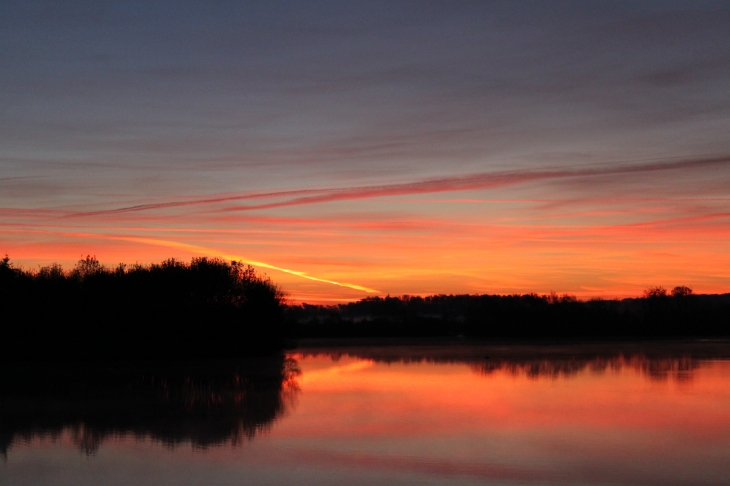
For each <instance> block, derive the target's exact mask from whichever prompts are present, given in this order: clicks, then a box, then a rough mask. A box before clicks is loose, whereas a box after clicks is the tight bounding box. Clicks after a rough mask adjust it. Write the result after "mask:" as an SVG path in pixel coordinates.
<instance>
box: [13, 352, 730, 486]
mask: <svg viewBox="0 0 730 486" xmlns="http://www.w3.org/2000/svg"><path fill="white" fill-rule="evenodd" d="M729 356H730V347H729V346H728V345H727V344H710V345H673V346H670V347H667V346H648V345H647V346H634V347H630V346H629V347H626V346H624V347H620V348H616V347H611V346H593V347H590V346H577V347H553V348H529V347H504V348H502V347H488V346H456V347H454V346H450V347H444V346H408V347H406V346H390V347H360V348H357V347H349V348H340V349H339V350H334V349H326V348H311V349H300V350H299V351H298V352H296V353H293V354H291V355H288V356H286V357H282V358H278V359H274V360H270V361H266V362H264V361H262V360H259V361H256V362H241V363H224V364H215V365H194V366H189V367H182V368H180V369H177V368H175V369H169V368H165V369H160V368H152V369H149V368H146V367H145V366H139V367H138V368H135V369H132V370H122V371H119V370H113V369H107V368H104V367H103V366H100V367H95V369H93V370H79V369H72V370H69V371H64V370H60V371H59V370H58V369H52V370H48V369H43V368H42V367H40V368H37V369H33V370H30V371H28V370H26V369H20V368H17V367H16V368H14V369H13V370H11V372H10V378H6V379H5V381H4V383H5V384H4V386H5V390H4V391H3V392H2V396H0V446H1V447H2V450H4V456H5V458H4V463H2V464H0V484H3V485H31V484H32V485H38V484H46V485H62V484H63V485H79V484H95V485H117V484H135V485H148V484H149V485H167V484H170V485H172V484H174V485H187V484H196V485H198V484H205V485H213V484H215V485H229V484H230V485H241V484H256V485H258V484H261V485H264V484H267V485H268V484H281V485H284V484H286V485H289V484H297V485H309V484H312V485H314V484H317V485H322V484H333V485H334V484H337V485H340V484H348V485H357V484H384V485H385V484H388V485H392V484H409V485H410V484H449V485H455V484H456V485H459V484H465V485H466V484H529V485H532V484H535V485H537V484H540V485H544V484H617V485H624V484H626V485H628V484H636V485H639V484H640V485H651V484H656V485H680V484H681V485H684V484H687V485H694V484H698V485H700V484H701V485H710V484H718V485H719V484H723V485H727V484H729V481H730V361H728V360H727V359H726V358H727V357H729ZM262 369H264V370H266V371H265V372H262V371H261V370H262ZM5 374H6V375H8V373H7V372H6V373H5ZM80 375H83V378H81V379H77V378H78V376H80ZM23 383H25V384H27V383H32V384H33V385H28V386H26V385H23ZM39 388H43V389H39ZM99 390H101V391H99ZM2 461H3V459H0V462H2Z"/></svg>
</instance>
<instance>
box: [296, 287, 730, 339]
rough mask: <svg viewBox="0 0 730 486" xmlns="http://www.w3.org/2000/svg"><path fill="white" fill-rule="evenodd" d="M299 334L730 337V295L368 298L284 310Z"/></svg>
mask: <svg viewBox="0 0 730 486" xmlns="http://www.w3.org/2000/svg"><path fill="white" fill-rule="evenodd" d="M287 321H288V327H289V329H290V332H292V333H293V334H295V335H296V336H297V337H300V338H330V337H341V338H349V337H442V336H452V337H456V336H460V337H467V338H482V339H517V340H544V339H627V338H628V339H634V338H638V339H652V338H693V337H719V336H723V337H725V336H730V294H723V295H695V294H694V293H693V292H692V289H690V288H689V287H686V286H678V287H675V288H674V289H672V290H671V291H668V290H666V289H664V288H663V287H652V288H649V289H647V290H646V291H645V292H644V295H643V296H642V297H640V298H631V299H623V300H605V299H592V300H588V301H579V300H578V299H577V298H575V297H574V296H571V295H557V294H555V293H552V294H548V295H538V294H523V295H433V296H428V297H418V296H407V295H406V296H402V297H391V296H387V297H368V298H366V299H363V300H360V301H358V302H352V303H347V304H339V305H334V306H322V305H309V304H301V305H297V306H290V307H288V309H287Z"/></svg>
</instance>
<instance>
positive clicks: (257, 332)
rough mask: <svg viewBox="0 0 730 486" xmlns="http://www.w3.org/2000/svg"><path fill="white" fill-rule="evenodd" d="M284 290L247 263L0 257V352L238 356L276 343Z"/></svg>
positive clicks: (18, 355)
mask: <svg viewBox="0 0 730 486" xmlns="http://www.w3.org/2000/svg"><path fill="white" fill-rule="evenodd" d="M282 325H283V306H282V293H281V292H280V291H279V290H278V288H277V287H276V286H275V285H274V284H273V283H271V282H270V281H269V280H268V279H266V278H262V277H260V276H259V275H257V274H256V273H255V271H254V269H253V268H252V267H251V266H248V265H244V264H241V263H237V262H231V263H228V262H225V261H223V260H219V259H211V258H194V259H193V260H192V261H191V262H190V263H189V264H188V263H184V262H179V261H176V260H174V259H170V260H167V261H164V262H162V263H159V264H153V265H139V264H135V265H123V264H120V265H119V266H117V267H116V268H106V267H104V266H103V265H101V264H100V263H99V261H98V260H96V258H93V257H86V258H84V259H81V260H80V261H79V262H78V264H77V265H76V266H75V267H74V268H73V269H72V270H70V271H64V270H63V269H62V268H61V266H60V265H58V264H53V265H50V266H47V267H43V268H40V269H39V270H37V271H27V270H23V269H19V268H16V267H15V266H14V265H13V264H12V263H11V262H10V260H9V259H8V257H7V256H6V257H5V258H4V259H0V356H2V358H5V359H17V358H32V359H35V358H52V359H56V358H61V359H89V358H113V359H117V358H124V359H130V358H202V357H235V356H244V355H250V354H262V353H269V352H272V351H274V350H277V349H281V347H282V345H283V339H284V329H283V327H282Z"/></svg>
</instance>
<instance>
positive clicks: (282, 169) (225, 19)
mask: <svg viewBox="0 0 730 486" xmlns="http://www.w3.org/2000/svg"><path fill="white" fill-rule="evenodd" d="M447 4H448V2H444V4H443V8H442V7H441V6H439V5H440V3H439V2H436V3H434V4H429V5H428V6H422V8H417V9H416V8H413V7H412V6H411V5H410V4H409V3H408V2H398V1H396V2H387V3H384V4H382V5H379V6H378V7H377V8H369V7H367V6H366V5H365V4H364V3H362V4H358V3H356V2H355V3H352V2H344V3H341V4H338V5H337V7H336V8H335V7H334V6H333V5H331V4H320V3H318V2H314V3H312V2H307V3H302V4H296V3H293V4H291V5H288V4H287V6H286V7H283V6H281V5H279V4H276V3H265V4H260V5H259V4H248V3H245V2H244V3H240V4H239V3H235V2H234V3H215V2H214V3H213V4H211V5H208V6H206V7H205V8H203V6H202V4H201V5H199V6H198V5H193V4H191V5H189V6H187V7H186V8H185V9H180V10H179V11H177V12H176V14H175V16H170V15H168V7H167V6H165V4H164V2H163V3H158V2H156V1H151V2H145V3H144V4H139V5H134V6H129V7H128V8H117V7H115V6H113V5H106V4H103V5H102V4H100V5H99V6H97V7H94V9H92V10H93V12H91V11H87V10H86V6H85V4H78V5H77V4H75V3H71V4H64V5H63V6H60V7H54V6H53V5H51V4H45V3H42V2H41V3H37V4H36V3H33V2H31V3H30V4H28V5H26V6H24V7H20V6H18V8H12V9H9V10H8V12H7V18H6V20H5V22H4V26H5V28H4V29H3V34H4V37H3V39H4V40H3V53H4V54H5V56H4V57H3V60H4V70H3V76H2V77H0V254H2V253H7V254H8V255H9V256H10V258H11V259H12V261H13V262H15V263H17V264H19V265H23V266H24V267H25V268H28V269H37V268H38V267H39V265H47V264H50V263H51V262H54V261H55V262H59V263H61V264H63V265H64V266H65V267H66V268H70V267H71V266H73V265H74V263H75V262H76V261H77V260H78V259H79V258H80V257H81V256H85V255H87V254H88V255H96V256H97V258H98V259H99V260H100V261H101V262H103V263H104V264H106V265H116V264H118V263H120V262H125V263H133V262H140V263H151V262H158V261H161V260H163V259H166V258H170V257H175V258H179V259H183V260H188V259H190V258H192V257H196V256H201V255H207V256H220V257H223V258H235V259H239V260H243V261H248V262H252V263H253V264H254V265H255V266H257V267H258V268H259V270H260V271H262V272H265V273H267V274H268V275H269V276H270V277H271V278H272V279H273V280H274V281H275V282H276V283H277V284H279V285H280V286H281V287H282V289H283V290H285V291H286V292H288V294H289V296H290V299H291V300H292V301H295V302H297V301H307V302H340V301H348V300H357V299H360V298H362V297H366V296H368V295H387V294H391V295H399V294H412V295H424V294H434V293H499V294H505V293H526V292H536V293H548V292H550V291H555V292H558V293H570V294H575V295H577V296H578V297H580V298H590V297H625V296H636V295H640V294H641V292H642V291H643V290H644V289H645V288H647V287H648V286H657V285H661V286H665V287H670V288H671V287H673V286H676V285H688V286H691V287H692V288H693V289H694V290H695V291H696V292H699V293H724V292H730V251H728V250H729V249H730V245H728V243H727V242H728V241H730V238H729V236H730V137H728V133H730V90H728V89H727V87H728V86H730V29H728V28H727V24H728V22H730V9H729V8H728V7H727V5H725V4H723V3H722V2H671V3H663V2H658V3H657V2H642V1H638V2H625V3H621V4H615V5H614V4H613V3H612V4H611V5H607V4H606V5H604V4H602V3H591V2H587V3H584V2H579V3H577V4H573V3H570V4H567V3H566V4H561V5H554V6H547V5H543V4H540V3H539V2H538V3H534V4H531V5H530V6H529V7H523V6H520V5H518V4H516V3H510V2H507V3H505V4H501V3H492V2H476V3H465V4H461V3H460V4H458V5H453V6H447ZM19 5H20V4H19ZM89 8H90V7H89Z"/></svg>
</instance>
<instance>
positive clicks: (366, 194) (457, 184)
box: [75, 156, 730, 216]
mask: <svg viewBox="0 0 730 486" xmlns="http://www.w3.org/2000/svg"><path fill="white" fill-rule="evenodd" d="M724 165H730V156H720V157H703V158H693V159H684V160H679V161H671V162H651V163H644V164H633V165H623V166H619V167H606V166H605V164H602V165H591V166H582V167H577V168H565V167H556V168H548V169H541V170H513V171H498V172H482V173H475V174H467V175H463V176H454V177H440V178H432V179H424V180H420V181H414V182H406V183H400V184H381V185H371V186H359V187H357V186H356V187H339V188H332V189H298V190H291V191H272V192H261V193H250V194H242V195H231V196H221V197H213V198H205V199H193V200H188V201H171V202H164V203H152V204H139V205H135V206H127V207H122V208H116V209H111V210H104V211H95V212H90V213H77V214H75V216H81V215H100V214H113V213H125V212H138V211H149V210H155V209H168V208H177V207H186V206H199V205H210V204H216V203H223V202H233V201H244V200H255V199H270V198H286V199H284V200H283V201H275V202H270V203H263V204H251V205H239V206H233V207H230V208H228V209H227V211H251V210H264V209H275V208H281V207H287V206H300V205H307V204H318V203H328V202H337V201H347V200H358V199H373V198H380V197H394V196H409V195H418V194H435V193H444V192H461V191H471V190H484V189H496V188H501V187H508V186H513V185H518V184H526V183H530V182H540V181H549V180H559V179H570V178H600V177H607V176H620V175H635V174H647V173H654V172H668V171H677V170H688V169H699V168H710V167H716V166H724Z"/></svg>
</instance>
